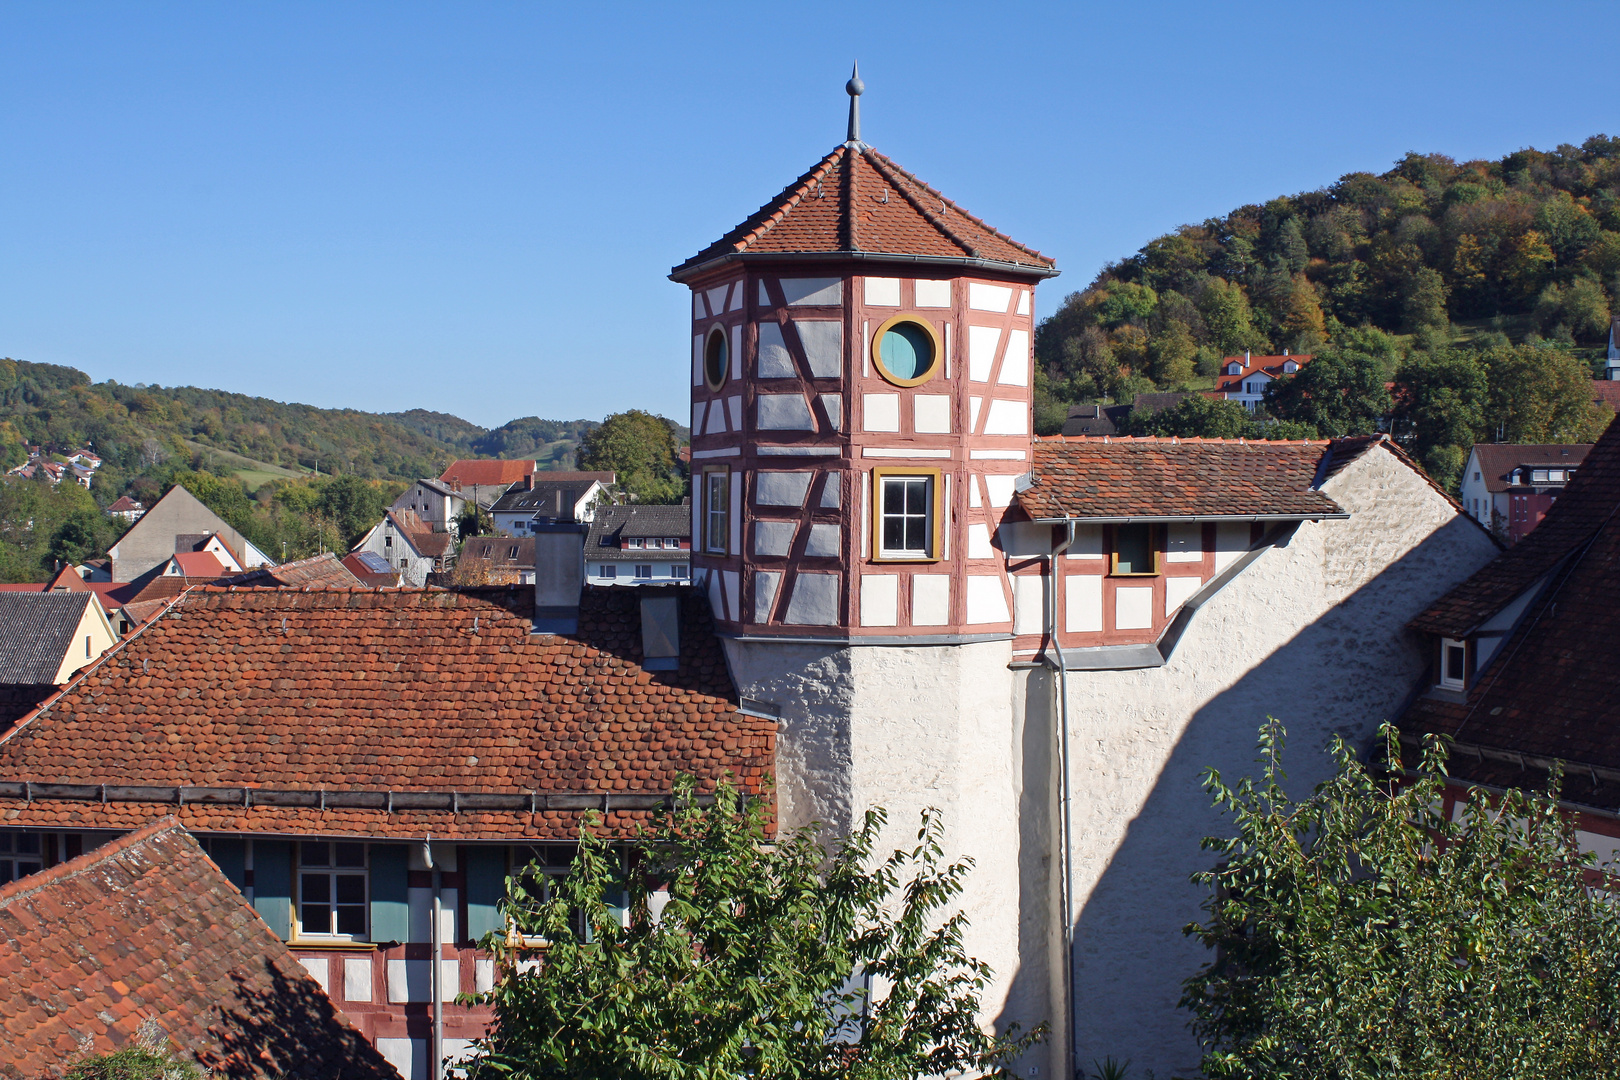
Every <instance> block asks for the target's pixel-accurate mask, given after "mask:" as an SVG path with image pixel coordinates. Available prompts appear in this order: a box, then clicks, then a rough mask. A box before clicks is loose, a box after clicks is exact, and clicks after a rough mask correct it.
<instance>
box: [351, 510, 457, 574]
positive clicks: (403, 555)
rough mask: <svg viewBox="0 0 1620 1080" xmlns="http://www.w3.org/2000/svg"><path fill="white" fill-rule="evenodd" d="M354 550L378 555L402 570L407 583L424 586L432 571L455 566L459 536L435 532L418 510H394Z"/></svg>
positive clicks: (444, 570) (437, 572)
mask: <svg viewBox="0 0 1620 1080" xmlns="http://www.w3.org/2000/svg"><path fill="white" fill-rule="evenodd" d="M354 552H370V553H371V554H373V555H376V556H378V557H379V558H381V559H383V560H384V561H385V562H387V563H388V565H389V566H392V567H395V568H397V569H398V571H399V575H400V581H401V582H402V583H403V584H406V585H409V586H412V587H413V588H421V587H422V586H423V585H426V584H427V578H428V575H429V574H442V573H445V572H447V571H448V570H449V569H450V568H451V567H452V566H454V565H455V562H456V537H455V534H454V533H442V532H434V531H433V530H432V529H431V528H430V527H429V526H428V525H427V523H426V522H424V521H423V520H422V519H421V518H420V517H418V516H417V514H416V511H414V510H390V511H388V513H387V514H385V515H384V516H383V519H382V521H380V522H378V523H377V524H376V525H373V526H372V527H371V530H370V531H369V532H367V533H366V535H365V536H363V537H361V538H360V542H359V543H358V544H356V545H355V546H354V549H353V552H351V553H354Z"/></svg>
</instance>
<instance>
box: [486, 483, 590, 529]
mask: <svg viewBox="0 0 1620 1080" xmlns="http://www.w3.org/2000/svg"><path fill="white" fill-rule="evenodd" d="M613 481H614V475H613V474H612V473H610V472H544V473H534V474H531V475H529V476H526V477H524V478H523V479H522V480H521V481H519V482H518V483H515V484H513V485H512V486H511V487H510V488H508V489H507V490H506V493H505V494H504V495H502V496H501V497H500V498H499V499H497V500H496V501H495V504H494V505H493V506H491V507H490V509H489V513H490V517H491V519H492V520H493V521H494V523H495V531H496V532H498V533H500V534H501V535H502V536H532V535H533V534H534V531H535V528H534V527H535V525H537V524H538V525H559V524H576V523H579V522H589V521H590V520H591V519H592V518H594V517H595V516H596V508H597V507H599V506H603V505H606V504H609V503H611V502H612V501H613V496H612V494H611V493H610V492H609V490H608V488H609V487H611V486H612V484H613Z"/></svg>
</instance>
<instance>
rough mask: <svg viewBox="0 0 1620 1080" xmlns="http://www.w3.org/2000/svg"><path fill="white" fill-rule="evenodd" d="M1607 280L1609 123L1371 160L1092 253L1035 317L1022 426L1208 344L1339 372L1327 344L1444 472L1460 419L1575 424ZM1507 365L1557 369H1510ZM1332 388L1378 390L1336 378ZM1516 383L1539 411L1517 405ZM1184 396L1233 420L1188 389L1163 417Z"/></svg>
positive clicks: (1613, 195)
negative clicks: (1076, 281) (1536, 145)
mask: <svg viewBox="0 0 1620 1080" xmlns="http://www.w3.org/2000/svg"><path fill="white" fill-rule="evenodd" d="M1617 289H1620V139H1614V138H1611V137H1609V136H1606V135H1596V136H1593V137H1592V138H1590V139H1587V140H1586V141H1585V142H1584V143H1582V144H1581V145H1580V146H1579V147H1576V146H1571V145H1563V146H1560V147H1558V148H1557V149H1556V150H1554V151H1551V152H1547V151H1540V150H1534V149H1526V150H1519V151H1516V152H1514V153H1512V154H1508V155H1506V156H1505V157H1503V158H1501V159H1500V160H1497V161H1483V160H1481V161H1467V162H1461V163H1459V162H1456V161H1454V160H1452V159H1451V158H1448V157H1446V156H1444V155H1440V154H1427V155H1424V154H1416V153H1411V154H1407V155H1406V156H1405V157H1404V158H1402V159H1401V160H1400V161H1399V162H1398V163H1396V165H1395V167H1394V168H1393V169H1391V170H1389V171H1388V172H1385V173H1383V174H1380V175H1374V174H1372V173H1351V174H1349V175H1347V176H1344V177H1342V178H1341V179H1340V180H1339V181H1338V182H1337V183H1335V184H1333V185H1331V186H1329V187H1326V188H1323V189H1321V190H1318V191H1313V192H1306V193H1303V194H1299V195H1293V196H1285V197H1281V198H1277V199H1273V200H1271V201H1270V202H1267V203H1265V204H1264V205H1250V206H1244V207H1241V208H1239V209H1237V210H1235V211H1233V212H1232V213H1230V214H1227V215H1226V216H1224V217H1219V218H1211V219H1209V220H1207V221H1205V222H1203V223H1201V224H1198V225H1184V226H1182V227H1181V228H1179V229H1177V230H1175V231H1174V232H1171V233H1167V234H1165V235H1163V236H1160V237H1158V238H1156V239H1154V240H1152V241H1150V242H1149V243H1148V244H1146V245H1145V246H1143V247H1142V249H1141V250H1139V251H1138V252H1136V253H1135V254H1134V255H1132V256H1130V257H1129V258H1126V259H1122V260H1120V261H1119V262H1116V263H1111V264H1109V265H1108V266H1107V267H1105V268H1104V269H1103V270H1102V272H1101V273H1099V274H1098V275H1097V278H1096V279H1095V280H1094V281H1093V282H1092V283H1091V284H1090V285H1089V286H1087V287H1086V288H1085V289H1084V290H1081V291H1080V292H1076V293H1073V294H1071V295H1070V296H1069V297H1068V298H1066V299H1065V300H1064V302H1063V303H1062V304H1061V305H1060V306H1059V308H1058V309H1057V311H1055V312H1054V313H1053V314H1052V315H1051V316H1050V317H1049V318H1047V319H1046V320H1044V321H1043V322H1042V323H1041V325H1040V327H1039V328H1038V329H1037V332H1036V347H1035V352H1036V358H1037V365H1036V366H1037V371H1036V386H1035V392H1036V409H1037V415H1036V421H1037V430H1038V431H1041V432H1043V433H1050V432H1052V431H1055V430H1057V429H1058V428H1059V427H1061V424H1062V419H1063V416H1064V413H1065V412H1066V407H1067V405H1068V404H1070V403H1074V402H1083V401H1093V400H1098V399H1108V400H1113V401H1117V402H1121V403H1128V402H1130V401H1132V400H1133V399H1134V397H1135V395H1136V394H1138V393H1144V392H1149V391H1152V390H1156V389H1167V390H1192V389H1207V388H1208V387H1210V386H1211V385H1212V380H1213V378H1214V377H1215V375H1216V374H1217V372H1218V369H1219V365H1220V361H1221V358H1222V357H1224V356H1233V355H1240V354H1242V353H1243V352H1244V351H1245V350H1248V351H1251V352H1253V353H1256V354H1276V353H1279V352H1282V351H1283V350H1288V351H1291V352H1296V353H1299V352H1310V353H1314V354H1319V355H1320V354H1323V353H1324V351H1325V352H1327V354H1328V355H1336V356H1338V357H1339V359H1335V360H1334V361H1332V366H1335V367H1336V368H1338V369H1339V370H1340V372H1341V373H1344V374H1352V373H1350V372H1347V371H1345V363H1347V362H1348V361H1345V360H1343V357H1346V356H1350V357H1356V358H1360V357H1365V356H1368V355H1370V356H1371V357H1372V358H1373V360H1375V361H1376V366H1377V368H1378V369H1379V372H1380V373H1381V374H1382V375H1383V376H1384V378H1383V379H1382V380H1381V381H1382V382H1383V383H1397V385H1394V386H1390V387H1387V389H1388V390H1389V391H1390V394H1391V397H1390V402H1389V406H1388V408H1387V409H1386V410H1385V411H1384V412H1383V413H1382V414H1381V415H1384V416H1390V415H1393V416H1395V419H1396V421H1397V423H1398V424H1400V423H1404V424H1406V425H1408V430H1407V431H1406V433H1405V434H1402V432H1401V430H1400V429H1399V427H1397V429H1396V434H1397V435H1398V437H1401V438H1403V440H1404V441H1406V442H1408V443H1410V444H1411V445H1412V446H1413V447H1415V448H1416V449H1417V450H1418V453H1419V456H1420V457H1421V458H1422V459H1423V460H1424V462H1425V464H1426V465H1428V466H1429V467H1431V469H1434V470H1436V471H1437V472H1438V473H1439V474H1442V475H1443V474H1446V473H1447V472H1448V470H1450V469H1451V467H1452V464H1453V463H1454V462H1455V458H1456V455H1455V453H1454V448H1455V447H1458V446H1465V441H1464V436H1465V435H1466V436H1467V441H1473V440H1475V439H1477V438H1480V437H1482V436H1483V437H1497V434H1496V433H1497V432H1502V433H1503V434H1502V435H1501V437H1504V438H1508V439H1515V438H1521V437H1523V438H1528V437H1531V436H1528V435H1524V434H1519V435H1515V434H1513V432H1515V431H1523V430H1530V429H1534V430H1536V431H1537V432H1538V434H1536V435H1535V436H1534V437H1535V438H1537V439H1540V438H1544V437H1547V436H1548V434H1549V433H1550V434H1552V435H1553V436H1556V438H1557V439H1564V438H1574V437H1576V436H1577V435H1579V434H1581V433H1582V432H1589V429H1590V428H1591V427H1592V426H1593V425H1594V424H1596V423H1597V422H1598V418H1597V415H1596V414H1595V413H1591V412H1588V413H1587V414H1586V415H1575V414H1577V413H1581V412H1582V411H1583V410H1582V409H1579V408H1577V407H1576V403H1575V401H1574V398H1575V397H1576V396H1578V395H1575V394H1573V393H1572V392H1569V391H1568V387H1567V386H1566V384H1567V383H1568V382H1569V380H1570V379H1571V378H1573V377H1574V376H1575V375H1576V374H1579V375H1582V376H1584V377H1585V378H1587V379H1590V377H1591V374H1592V361H1594V360H1595V359H1596V357H1597V354H1599V353H1600V352H1601V348H1600V347H1601V345H1602V344H1603V342H1604V339H1605V336H1606V335H1607V333H1608V329H1609V325H1610V314H1611V310H1610V309H1611V303H1612V299H1613V296H1614V295H1615V291H1616V290H1617ZM1357 365H1362V366H1365V365H1364V364H1363V362H1362V361H1361V360H1360V359H1356V360H1354V362H1353V363H1351V366H1352V367H1355V366H1357ZM1312 366H1314V365H1312ZM1306 370H1309V368H1307V369H1306ZM1441 372H1444V373H1445V374H1444V375H1442V374H1441ZM1515 372H1521V373H1524V374H1525V376H1526V377H1527V378H1530V379H1531V380H1532V381H1536V380H1540V379H1542V378H1546V379H1550V380H1551V381H1552V382H1553V383H1554V384H1556V387H1557V388H1558V389H1556V390H1554V391H1544V390H1534V389H1531V388H1516V387H1514V386H1513V385H1512V383H1513V378H1514V373H1515ZM1403 373H1404V375H1403ZM1325 374H1326V369H1325V368H1324V369H1323V374H1322V375H1321V376H1319V377H1318V379H1317V383H1318V398H1320V397H1321V386H1320V384H1321V382H1322V379H1323V378H1324V377H1325ZM1368 374H1369V372H1368V371H1359V375H1360V376H1361V377H1363V380H1364V381H1365V376H1367V375H1368ZM1397 376H1403V377H1402V378H1401V379H1400V380H1399V381H1397ZM1295 381H1296V382H1301V381H1302V380H1295ZM1340 390H1341V393H1342V394H1344V395H1348V396H1351V397H1363V398H1371V399H1376V398H1378V396H1379V393H1378V390H1377V389H1376V388H1371V387H1367V386H1363V385H1362V384H1358V383H1355V382H1351V383H1349V384H1346V385H1344V386H1342V387H1340ZM1442 391H1443V392H1442ZM1287 396H1288V395H1287V394H1284V398H1286V397H1287ZM1295 396H1296V397H1298V396H1299V392H1295ZM1549 397H1550V398H1556V399H1557V400H1558V401H1559V402H1560V404H1559V405H1557V406H1547V405H1546V404H1545V399H1548V398H1549ZM1459 398H1460V399H1459ZM1520 400H1537V401H1542V402H1543V404H1541V405H1537V406H1535V407H1534V408H1533V409H1532V410H1531V411H1532V412H1534V411H1535V409H1541V410H1543V411H1546V409H1548V408H1551V412H1552V413H1554V414H1556V417H1555V418H1553V419H1548V420H1545V421H1544V422H1542V421H1534V420H1530V419H1527V414H1526V412H1525V410H1524V408H1521V407H1520V406H1518V405H1515V404H1512V403H1513V402H1516V401H1520ZM1588 403H1589V402H1588ZM1278 404H1279V406H1280V408H1279V409H1277V410H1268V411H1271V412H1272V413H1273V415H1272V416H1271V417H1270V418H1271V419H1275V420H1281V421H1284V422H1285V423H1284V425H1283V426H1281V427H1277V428H1274V429H1270V430H1271V432H1272V434H1273V435H1284V436H1290V437H1293V436H1297V435H1299V434H1300V433H1301V432H1303V431H1305V430H1306V429H1307V428H1314V431H1315V433H1316V434H1318V435H1328V434H1343V433H1345V432H1342V431H1338V430H1335V429H1334V424H1333V423H1331V422H1330V423H1327V424H1325V426H1324V425H1322V424H1317V423H1315V420H1316V419H1319V417H1317V416H1316V415H1315V411H1316V410H1326V411H1327V412H1330V413H1331V412H1339V413H1342V412H1343V411H1344V409H1343V407H1342V406H1340V405H1337V404H1334V405H1327V404H1325V403H1323V402H1322V401H1320V400H1319V401H1318V404H1317V405H1316V406H1312V407H1302V406H1301V405H1300V404H1299V402H1298V401H1295V402H1293V403H1292V404H1293V406H1294V408H1293V409H1292V412H1291V413H1290V410H1289V404H1290V403H1289V402H1287V401H1286V400H1280V401H1279V403H1278ZM1200 411H1202V412H1207V413H1210V414H1211V416H1210V420H1209V423H1210V425H1211V430H1210V433H1215V430H1216V429H1218V430H1221V431H1225V430H1227V429H1230V428H1233V427H1235V426H1237V424H1238V422H1239V418H1237V417H1235V416H1234V415H1233V414H1232V413H1231V412H1230V410H1211V409H1209V408H1208V407H1206V406H1203V405H1187V406H1186V407H1185V408H1184V409H1183V415H1181V416H1180V418H1179V420H1177V421H1176V422H1177V423H1179V424H1181V425H1182V426H1183V427H1185V426H1187V425H1188V424H1189V423H1190V421H1191V420H1192V419H1193V414H1195V413H1199V412H1200ZM1166 423H1169V421H1166ZM1194 426H1196V425H1194ZM1363 426H1365V425H1363ZM1437 429H1438V430H1437ZM1443 448H1452V449H1443ZM1455 464H1457V465H1460V462H1455Z"/></svg>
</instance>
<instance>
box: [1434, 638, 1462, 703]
mask: <svg viewBox="0 0 1620 1080" xmlns="http://www.w3.org/2000/svg"><path fill="white" fill-rule="evenodd" d="M1440 685H1441V686H1442V687H1444V688H1445V689H1447V690H1465V689H1467V688H1468V642H1466V641H1458V640H1457V639H1456V638H1441V639H1440Z"/></svg>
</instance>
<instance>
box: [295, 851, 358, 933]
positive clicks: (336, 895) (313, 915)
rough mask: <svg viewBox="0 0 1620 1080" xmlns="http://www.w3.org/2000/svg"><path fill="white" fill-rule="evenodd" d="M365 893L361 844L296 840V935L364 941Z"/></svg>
mask: <svg viewBox="0 0 1620 1080" xmlns="http://www.w3.org/2000/svg"><path fill="white" fill-rule="evenodd" d="M366 893H367V879H366V845H365V844H359V843H346V842H337V843H332V842H328V841H324V840H321V841H309V840H306V841H302V842H301V843H299V845H298V933H299V936H301V937H330V938H344V939H347V940H350V941H364V940H365V938H366V908H367V895H366Z"/></svg>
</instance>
